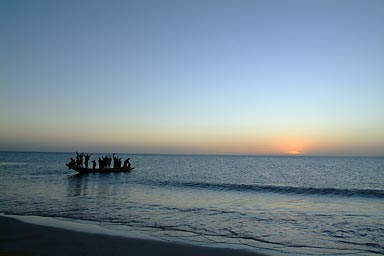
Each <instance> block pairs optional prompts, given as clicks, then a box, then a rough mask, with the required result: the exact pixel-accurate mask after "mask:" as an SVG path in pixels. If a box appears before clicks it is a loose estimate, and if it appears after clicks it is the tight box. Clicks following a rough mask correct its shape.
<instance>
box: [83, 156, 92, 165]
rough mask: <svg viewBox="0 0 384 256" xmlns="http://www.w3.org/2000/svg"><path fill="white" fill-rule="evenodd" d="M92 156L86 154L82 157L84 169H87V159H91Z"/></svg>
mask: <svg viewBox="0 0 384 256" xmlns="http://www.w3.org/2000/svg"><path fill="white" fill-rule="evenodd" d="M91 155H92V154H86V155H84V165H85V168H88V162H89V158H90V157H91Z"/></svg>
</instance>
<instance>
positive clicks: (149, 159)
mask: <svg viewBox="0 0 384 256" xmlns="http://www.w3.org/2000/svg"><path fill="white" fill-rule="evenodd" d="M72 156H73V154H67V153H15V152H0V212H3V213H6V214H15V215H34V216H43V217H44V216H45V217H54V218H65V220H74V221H80V222H84V221H88V222H91V223H93V224H97V225H100V226H102V227H103V228H106V229H108V230H115V231H119V232H131V231H132V230H134V231H135V232H136V231H137V232H141V233H142V234H148V235H150V236H152V237H154V238H157V239H161V240H169V241H179V242H180V241H181V242H186V243H193V244H200V245H208V246H215V245H218V246H228V247H233V248H244V249H247V250H254V251H260V250H262V251H263V252H267V253H270V254H273V255H289V254H293V255H298V254H303V255H345V254H356V255H382V254H384V158H348V157H341V158H337V157H277V156H274V157H264V156H189V155H129V157H131V162H132V164H133V166H135V167H136V169H135V170H134V171H132V172H131V173H110V174H87V175H76V174H75V173H74V172H73V171H71V170H68V169H67V168H66V167H65V166H64V164H65V163H66V162H68V160H69V158H70V157H72ZM98 156H99V155H98V154H94V155H93V156H92V159H95V158H96V157H98ZM120 156H122V157H123V158H124V157H128V155H123V154H120Z"/></svg>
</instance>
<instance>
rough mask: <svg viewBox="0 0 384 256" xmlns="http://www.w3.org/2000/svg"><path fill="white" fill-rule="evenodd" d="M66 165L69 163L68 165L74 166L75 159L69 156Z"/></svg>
mask: <svg viewBox="0 0 384 256" xmlns="http://www.w3.org/2000/svg"><path fill="white" fill-rule="evenodd" d="M68 165H70V166H75V165H76V161H75V159H73V158H72V157H71V161H69V163H68Z"/></svg>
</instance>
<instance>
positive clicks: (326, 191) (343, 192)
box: [155, 181, 384, 198]
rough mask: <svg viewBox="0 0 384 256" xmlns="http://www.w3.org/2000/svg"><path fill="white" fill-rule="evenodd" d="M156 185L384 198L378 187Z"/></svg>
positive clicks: (194, 183)
mask: <svg viewBox="0 0 384 256" xmlns="http://www.w3.org/2000/svg"><path fill="white" fill-rule="evenodd" d="M155 183H159V184H156V185H165V186H173V187H189V188H203V189H211V190H224V191H249V192H267V193H279V194H298V195H335V196H345V197H367V198H384V190H376V189H343V188H315V187H292V186H276V185H259V184H230V183H207V182H176V181H160V182H155Z"/></svg>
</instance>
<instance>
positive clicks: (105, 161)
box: [69, 152, 131, 169]
mask: <svg viewBox="0 0 384 256" xmlns="http://www.w3.org/2000/svg"><path fill="white" fill-rule="evenodd" d="M91 156H92V154H84V153H78V152H76V160H75V159H73V158H72V157H71V161H70V162H69V165H71V166H79V167H84V168H89V167H88V165H89V159H90V158H91ZM129 160H130V158H127V159H126V160H124V161H122V158H121V157H117V156H116V155H115V153H113V154H112V157H111V156H109V155H106V156H102V157H99V159H98V162H99V169H106V168H111V166H113V168H131V162H130V161H129ZM112 161H113V165H112ZM122 163H123V166H122ZM92 169H96V160H92Z"/></svg>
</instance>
